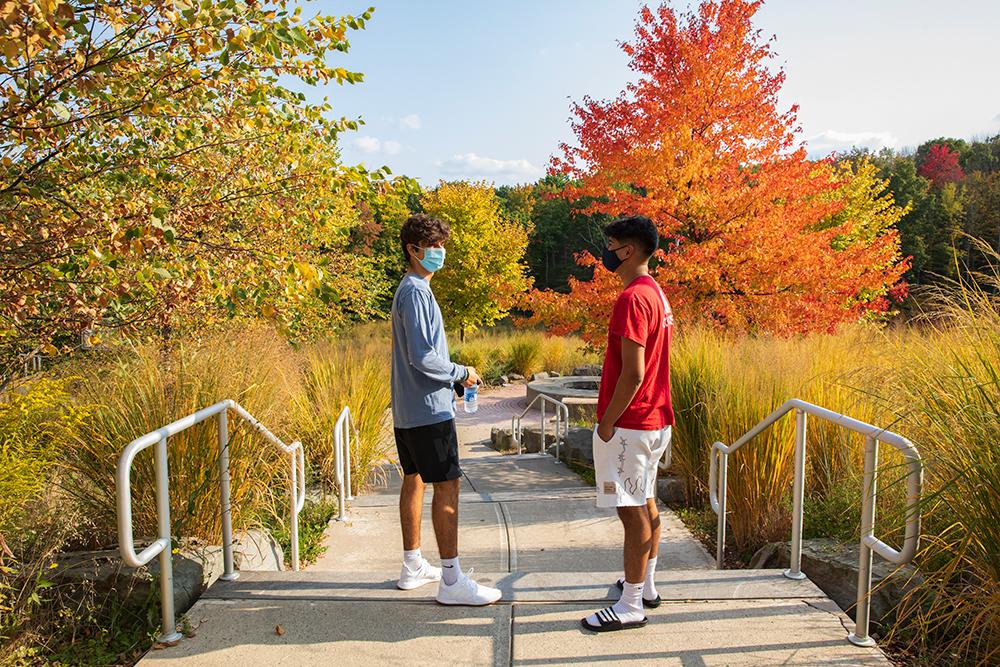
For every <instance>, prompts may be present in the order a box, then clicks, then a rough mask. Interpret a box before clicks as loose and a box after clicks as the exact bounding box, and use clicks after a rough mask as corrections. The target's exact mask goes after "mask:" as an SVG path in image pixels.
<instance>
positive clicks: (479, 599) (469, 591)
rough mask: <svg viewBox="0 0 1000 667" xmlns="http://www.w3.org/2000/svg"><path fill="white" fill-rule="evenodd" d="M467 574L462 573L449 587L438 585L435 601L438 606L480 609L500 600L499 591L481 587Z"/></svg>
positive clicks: (442, 584)
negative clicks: (452, 605)
mask: <svg viewBox="0 0 1000 667" xmlns="http://www.w3.org/2000/svg"><path fill="white" fill-rule="evenodd" d="M471 574H472V570H469V572H468V574H465V573H463V574H462V576H461V577H459V578H458V581H456V582H455V583H454V584H452V585H451V586H448V585H447V584H445V583H444V580H443V579H442V580H441V583H440V584H438V592H437V601H438V603H440V604H455V605H466V606H469V607H482V606H485V605H488V604H493V603H494V602H496V601H497V600H499V599H500V595H501V593H500V589H499V588H490V587H489V586H481V585H479V584H477V583H476V582H475V581H473V580H472V577H470V576H469V575H471Z"/></svg>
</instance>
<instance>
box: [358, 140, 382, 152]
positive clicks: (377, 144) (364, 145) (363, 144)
mask: <svg viewBox="0 0 1000 667" xmlns="http://www.w3.org/2000/svg"><path fill="white" fill-rule="evenodd" d="M354 145H355V146H357V147H358V149H359V150H360V151H361V152H362V153H378V152H379V150H380V149H381V148H382V142H381V141H379V140H378V139H377V138H375V137H355V138H354Z"/></svg>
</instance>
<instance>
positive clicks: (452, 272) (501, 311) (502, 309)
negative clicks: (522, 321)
mask: <svg viewBox="0 0 1000 667" xmlns="http://www.w3.org/2000/svg"><path fill="white" fill-rule="evenodd" d="M423 207H424V210H425V211H426V212H427V213H428V214H429V215H433V216H434V217H437V218H441V219H442V220H445V221H446V222H447V223H448V224H449V225H450V226H451V238H450V239H449V240H448V242H447V244H446V245H445V248H446V250H447V259H446V261H445V264H444V268H443V269H441V271H439V272H438V274H437V275H436V277H435V280H434V294H435V295H436V297H437V300H438V303H439V304H440V305H441V311H442V313H443V315H444V320H445V322H446V323H447V325H448V326H449V327H450V328H453V329H458V331H459V332H460V334H461V335H462V337H463V338H464V337H465V332H466V331H475V330H476V329H477V328H479V327H481V326H489V325H491V324H493V323H494V322H496V321H497V320H499V319H500V318H502V317H503V316H505V315H506V314H507V312H508V311H509V310H510V308H511V307H512V306H513V305H514V303H515V301H516V300H517V298H518V297H519V295H521V294H522V293H523V292H525V291H526V290H527V289H528V288H530V287H531V279H530V278H529V277H528V275H527V268H526V266H525V265H524V253H525V250H527V247H528V234H529V232H530V230H528V229H526V228H525V227H524V225H523V224H519V223H517V222H515V221H511V220H508V219H506V218H505V217H504V215H503V213H502V212H501V204H500V200H499V199H498V198H497V196H496V193H495V192H494V191H493V188H492V187H491V186H490V185H489V184H488V183H466V182H457V183H444V182H442V183H441V184H440V185H438V187H437V189H435V190H433V191H431V192H428V193H427V194H426V195H424V198H423Z"/></svg>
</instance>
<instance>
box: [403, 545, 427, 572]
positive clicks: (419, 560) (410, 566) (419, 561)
mask: <svg viewBox="0 0 1000 667" xmlns="http://www.w3.org/2000/svg"><path fill="white" fill-rule="evenodd" d="M423 561H424V557H423V555H422V554H421V553H420V549H410V550H409V551H403V565H405V566H406V569H407V570H409V571H410V572H417V571H418V570H420V566H421V565H423Z"/></svg>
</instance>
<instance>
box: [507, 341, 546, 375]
mask: <svg viewBox="0 0 1000 667" xmlns="http://www.w3.org/2000/svg"><path fill="white" fill-rule="evenodd" d="M507 349H508V359H509V360H510V367H511V370H513V371H514V372H516V373H520V374H521V375H523V376H525V377H529V376H530V375H531V374H532V373H534V372H535V371H537V370H540V369H539V368H538V366H539V363H540V362H541V359H542V341H541V337H540V336H539V335H537V334H536V335H530V334H526V335H521V336H518V337H516V338H514V339H512V340H511V341H510V343H509V344H508V348H507Z"/></svg>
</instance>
